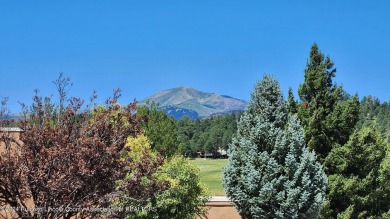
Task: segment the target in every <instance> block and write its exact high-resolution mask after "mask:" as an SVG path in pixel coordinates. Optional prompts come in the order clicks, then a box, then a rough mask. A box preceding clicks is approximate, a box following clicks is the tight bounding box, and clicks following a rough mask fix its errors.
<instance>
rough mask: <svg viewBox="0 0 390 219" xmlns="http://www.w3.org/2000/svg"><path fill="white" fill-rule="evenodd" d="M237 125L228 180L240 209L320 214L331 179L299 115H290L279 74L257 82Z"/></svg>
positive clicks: (263, 214)
mask: <svg viewBox="0 0 390 219" xmlns="http://www.w3.org/2000/svg"><path fill="white" fill-rule="evenodd" d="M287 120H288V122H287ZM237 126H238V130H237V136H236V137H235V138H233V140H232V144H231V145H230V147H229V161H228V164H227V166H226V167H225V168H224V170H223V186H224V189H225V192H226V194H227V196H228V197H229V198H230V199H231V200H232V202H233V203H234V205H235V207H236V208H237V209H238V211H239V213H240V215H241V216H242V217H243V218H316V217H317V215H318V212H319V210H320V209H321V206H322V203H323V201H324V196H325V190H326V181H327V179H326V176H325V174H324V172H323V170H322V166H321V165H320V164H319V163H318V162H317V161H316V158H315V155H314V153H313V152H309V151H308V150H307V149H306V147H305V143H304V132H303V129H302V127H301V125H300V123H299V120H298V119H297V117H296V116H291V117H290V118H289V119H287V106H286V103H285V101H284V100H283V97H282V94H281V90H280V87H279V84H278V82H277V81H276V79H274V78H272V77H271V76H269V75H265V76H264V77H263V79H262V80H261V81H259V82H257V83H256V85H255V89H254V91H253V93H252V95H251V101H250V102H249V104H248V107H247V110H246V111H245V112H244V114H243V115H242V116H241V118H240V121H239V123H238V124H237Z"/></svg>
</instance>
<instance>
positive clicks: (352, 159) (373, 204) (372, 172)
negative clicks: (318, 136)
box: [325, 128, 390, 218]
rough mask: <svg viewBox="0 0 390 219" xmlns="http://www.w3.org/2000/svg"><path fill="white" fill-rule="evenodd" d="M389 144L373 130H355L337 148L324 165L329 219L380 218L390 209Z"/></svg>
mask: <svg viewBox="0 0 390 219" xmlns="http://www.w3.org/2000/svg"><path fill="white" fill-rule="evenodd" d="M385 162H389V161H388V158H387V161H386V143H385V142H384V141H383V140H382V137H381V135H380V133H378V132H377V131H375V130H373V129H370V128H363V129H361V130H357V131H355V132H354V133H353V134H352V136H351V138H350V140H349V141H348V142H347V144H345V145H343V146H340V147H337V148H334V149H333V150H332V152H331V153H330V154H329V156H328V157H327V158H326V160H325V163H326V166H328V168H329V172H331V173H332V174H331V175H330V176H329V188H330V191H329V201H330V202H329V212H327V218H329V216H332V217H334V218H336V217H337V218H338V217H342V218H369V217H371V216H373V217H379V216H380V215H381V214H382V213H385V212H387V211H388V210H389V209H390V202H389V198H390V193H389V191H390V190H389V187H387V186H388V184H389V183H388V182H389V181H390V178H389V177H390V176H389V175H388V171H389V169H388V166H387V167H386V164H385Z"/></svg>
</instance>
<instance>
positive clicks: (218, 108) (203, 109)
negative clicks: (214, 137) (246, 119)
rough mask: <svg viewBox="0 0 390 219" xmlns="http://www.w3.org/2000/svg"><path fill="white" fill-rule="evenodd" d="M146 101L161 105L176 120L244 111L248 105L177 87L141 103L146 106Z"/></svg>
mask: <svg viewBox="0 0 390 219" xmlns="http://www.w3.org/2000/svg"><path fill="white" fill-rule="evenodd" d="M146 101H154V102H156V103H159V107H160V108H164V109H165V111H166V112H167V114H168V115H172V116H173V117H175V118H176V119H180V118H183V117H184V116H188V117H189V118H190V119H196V118H200V117H209V116H212V115H219V114H226V113H230V112H237V111H242V110H244V109H245V107H246V104H247V103H246V101H244V100H240V99H236V98H233V97H230V96H226V95H220V94H215V93H207V92H203V91H199V90H196V89H194V88H192V87H175V88H172V89H168V90H163V91H160V92H158V93H156V94H153V95H152V96H150V97H148V98H146V99H144V100H142V101H140V104H141V105H142V104H145V103H146Z"/></svg>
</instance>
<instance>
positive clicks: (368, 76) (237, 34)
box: [0, 0, 390, 112]
mask: <svg viewBox="0 0 390 219" xmlns="http://www.w3.org/2000/svg"><path fill="white" fill-rule="evenodd" d="M389 10H390V3H389V1H358V0H354V1H335V0H334V1H228V0H221V1H217V0H197V1H168V0H167V1H130V0H126V1H106V0H105V1H99V0H90V1H1V3H0V21H1V22H0V76H1V77H0V80H1V85H0V96H2V97H10V102H9V106H10V108H11V110H12V111H13V112H18V111H20V107H19V105H18V104H17V101H22V102H26V103H28V104H29V103H31V98H32V96H33V90H34V89H35V88H38V89H40V90H41V94H42V95H50V94H54V93H55V88H54V85H53V84H52V81H53V80H54V79H55V78H56V77H57V76H58V73H59V72H64V74H65V75H67V76H69V77H71V78H72V81H73V83H74V85H73V87H72V89H71V91H70V95H72V96H80V97H83V98H88V97H89V96H90V94H91V93H92V90H94V89H96V90H97V92H98V95H99V101H104V99H105V98H106V97H108V96H109V95H111V93H112V89H113V88H117V87H120V88H122V89H123V93H122V94H123V96H122V98H121V100H120V102H121V103H127V102H130V101H132V100H133V98H137V99H139V100H140V99H143V98H145V97H147V96H149V95H151V94H153V93H155V92H158V91H160V90H163V89H168V88H172V87H176V86H192V87H194V88H197V89H199V90H202V91H207V92H215V93H220V94H226V95H230V96H233V97H236V98H241V99H245V100H248V99H249V96H250V92H251V90H252V88H253V85H254V83H255V81H256V80H258V79H260V78H261V77H262V75H263V73H270V74H272V75H274V76H276V77H277V78H278V79H279V81H280V83H281V85H282V88H283V90H284V92H285V93H287V89H288V86H291V87H292V88H293V89H294V91H295V92H296V91H297V87H298V85H299V83H301V82H302V81H303V79H304V75H303V70H304V68H305V64H306V60H307V59H308V56H309V50H310V47H311V45H312V44H313V43H314V42H317V43H318V44H319V47H320V49H321V51H322V52H324V53H325V54H328V55H330V57H331V58H332V59H333V60H334V62H335V66H336V68H337V75H336V78H335V81H336V82H337V83H338V84H342V85H343V86H344V88H345V89H346V90H347V92H349V93H351V94H353V93H355V92H358V93H359V96H360V97H362V96H364V95H370V94H371V95H374V96H377V97H378V98H379V99H380V100H381V101H388V100H390V96H389V93H390V86H389V82H390V70H389V69H390V68H389V63H390V12H389Z"/></svg>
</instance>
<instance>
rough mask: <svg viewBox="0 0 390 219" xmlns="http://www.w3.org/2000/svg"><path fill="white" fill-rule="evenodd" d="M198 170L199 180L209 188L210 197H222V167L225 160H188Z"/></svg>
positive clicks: (223, 193)
mask: <svg viewBox="0 0 390 219" xmlns="http://www.w3.org/2000/svg"><path fill="white" fill-rule="evenodd" d="M190 161H191V162H192V163H193V164H195V165H196V166H197V167H198V168H199V169H200V180H201V181H202V183H204V184H206V185H207V187H208V188H209V192H210V195H212V196H221V195H222V196H224V195H225V192H224V191H223V187H222V167H224V166H225V165H226V163H227V159H211V158H207V159H204V158H196V159H193V160H190Z"/></svg>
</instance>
